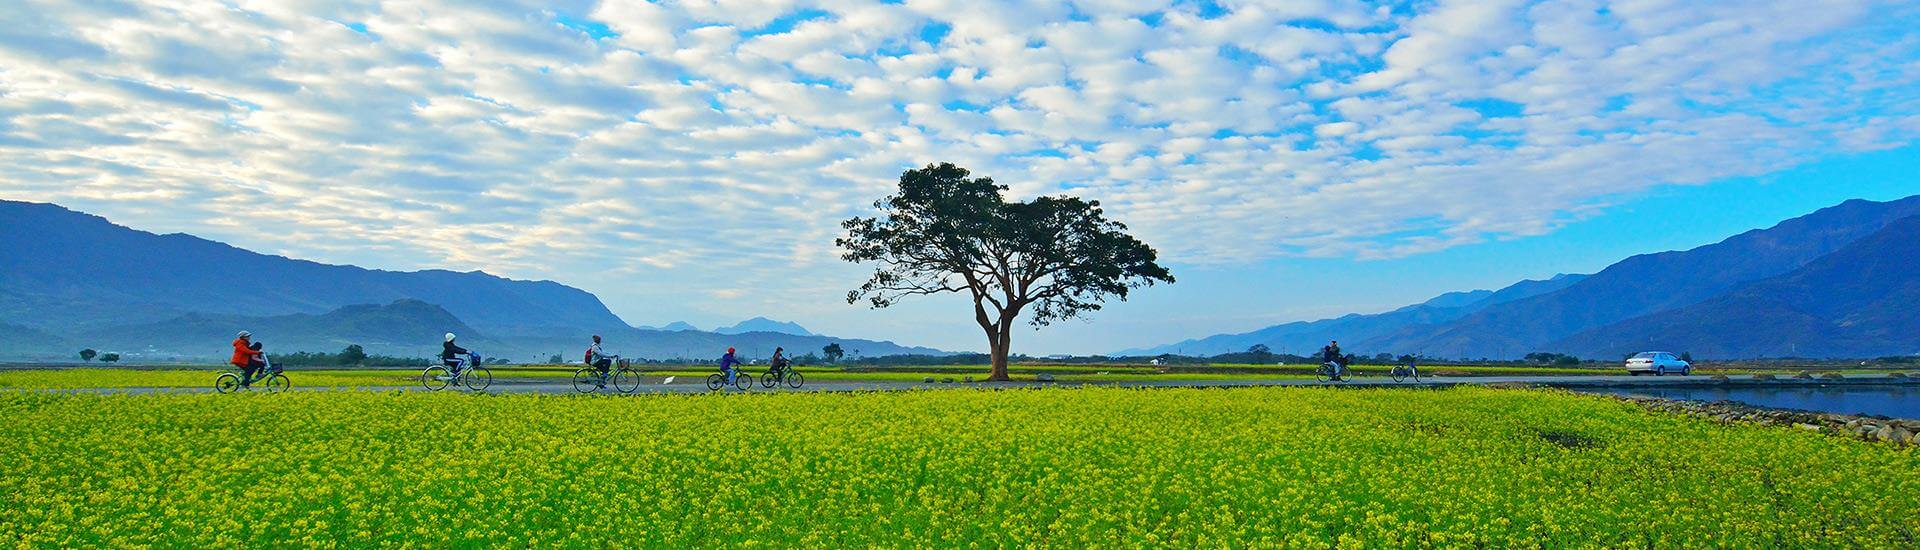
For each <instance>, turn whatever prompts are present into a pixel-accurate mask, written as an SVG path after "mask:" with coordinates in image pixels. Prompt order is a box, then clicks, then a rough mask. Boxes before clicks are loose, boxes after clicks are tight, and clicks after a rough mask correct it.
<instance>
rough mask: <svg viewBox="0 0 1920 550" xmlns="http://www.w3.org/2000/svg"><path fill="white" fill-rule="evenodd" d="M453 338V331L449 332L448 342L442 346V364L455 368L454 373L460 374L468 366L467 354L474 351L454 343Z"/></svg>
mask: <svg viewBox="0 0 1920 550" xmlns="http://www.w3.org/2000/svg"><path fill="white" fill-rule="evenodd" d="M453 339H454V336H453V333H451V332H449V333H447V342H446V344H445V345H442V346H440V364H443V365H446V366H447V367H448V368H451V369H453V374H454V375H455V376H458V375H459V374H460V371H462V370H465V368H466V365H467V354H469V353H472V352H469V351H467V348H463V347H460V346H459V345H456V344H454V343H453Z"/></svg>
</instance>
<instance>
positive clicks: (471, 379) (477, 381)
mask: <svg viewBox="0 0 1920 550" xmlns="http://www.w3.org/2000/svg"><path fill="white" fill-rule="evenodd" d="M460 378H461V380H462V381H464V382H466V383H467V389H469V390H473V391H486V389H487V386H492V385H493V371H490V370H487V368H486V367H474V368H473V369H472V370H469V371H467V374H466V375H465V376H461V377H460Z"/></svg>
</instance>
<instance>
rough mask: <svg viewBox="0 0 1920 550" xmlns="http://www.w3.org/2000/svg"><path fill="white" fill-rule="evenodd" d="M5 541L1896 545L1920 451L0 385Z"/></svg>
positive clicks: (1178, 408)
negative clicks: (67, 390)
mask: <svg viewBox="0 0 1920 550" xmlns="http://www.w3.org/2000/svg"><path fill="white" fill-rule="evenodd" d="M0 418H5V421H4V422H0V544H6V545H14V544H18V545H23V546H99V545H111V546H126V545H142V544H155V545H163V546H176V547H205V546H220V547H230V546H234V545H249V546H262V547H274V546H281V545H298V546H336V545H337V546H373V545H402V546H404V545H409V544H411V545H417V546H430V547H444V546H448V545H457V546H463V547H464V546H477V545H490V546H513V547H522V546H528V545H538V546H555V545H570V546H595V545H621V546H628V545H645V546H687V545H728V546H769V547H791V546H814V547H819V546H833V547H846V546H889V547H893V546H913V547H925V546H940V547H949V546H956V545H966V544H970V543H978V544H979V545H981V546H1005V545H1012V544H1021V545H1028V544H1031V545H1040V546H1059V547H1085V546H1095V545H1097V546H1114V545H1121V546H1146V545H1155V546H1159V545H1171V546H1176V547H1221V546H1230V547H1243V546H1299V547H1336V546H1337V547H1429V546H1430V547H1460V546H1527V547H1537V546H1548V547H1568V546H1582V547H1584V546H1615V547H1620V546H1635V547H1639V546H1646V545H1652V546H1656V547H1671V546H1721V545H1728V546H1745V547H1752V546H1775V547H1806V546H1859V547H1911V546H1913V545H1914V544H1916V542H1915V541H1916V538H1915V537H1916V536H1920V535H1917V534H1916V532H1915V529H1916V525H1915V522H1914V518H1915V517H1920V476H1916V475H1915V473H1916V472H1920V452H1916V451H1915V450H1913V449H1911V448H1899V447H1892V446H1885V445H1878V444H1867V443H1862V442H1857V441H1850V440H1842V439H1837V438H1832V437H1828V436H1822V435H1819V434H1814V433H1810V432H1804V431H1800V430H1794V429H1790V428H1768V427H1756V426H1728V425H1719V424H1714V423H1710V422H1706V421H1702V420H1698V419H1692V418H1683V417H1677V416H1665V415H1659V414H1654V413H1648V412H1645V411H1643V410H1641V409H1639V408H1637V407H1634V406H1631V405H1626V404H1622V403H1618V402H1615V401H1612V400H1608V399H1604V398H1597V397H1586V396H1577V395H1573V394H1568V393H1562V392H1553V391H1524V390H1499V389H1487V388H1458V389H1450V390H1405V389H1389V390H1352V389H1348V390H1335V389H1324V388H1258V389H1235V390H1200V389H1165V390H1137V389H1113V388H1103V389H1049V390H1018V391H970V390H948V391H917V392H892V393H861V394H808V393H786V394H745V395H657V396H645V397H639V398H634V397H571V396H531V395H516V396H486V395H471V394H453V393H435V394H422V393H405V394H403V393H371V392H296V393H289V394H279V395H268V394H238V395H211V394H199V395H178V394H175V395H164V394H163V395H92V394H72V395H69V394H57V393H29V392H4V393H0Z"/></svg>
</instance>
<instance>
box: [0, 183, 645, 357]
mask: <svg viewBox="0 0 1920 550" xmlns="http://www.w3.org/2000/svg"><path fill="white" fill-rule="evenodd" d="M0 289H4V290H5V292H4V293H0V320H5V321H8V322H12V323H16V324H21V325H25V326H29V327H33V328H37V329H40V330H56V331H58V330H68V329H75V328H85V327H102V326H107V325H115V324H127V323H133V322H143V321H163V320H167V319H172V318H175V317H179V316H181V315H185V314H187V313H214V314H228V315H241V316H275V315H288V314H294V313H307V314H315V315H318V314H323V313H326V312H329V311H332V310H334V309H337V308H341V307H345V306H349V305H361V304H385V303H390V302H393V301H395V300H405V299H414V300H421V301H424V302H428V303H433V304H438V305H440V306H441V307H444V308H446V309H447V310H448V311H450V312H453V313H454V314H455V315H457V316H459V317H460V318H461V319H462V320H465V321H467V322H469V323H471V324H473V325H474V326H476V327H478V328H481V329H483V330H488V331H493V332H498V333H502V334H511V333H517V332H522V331H534V332H538V331H542V330H549V329H554V328H575V327H592V326H606V325H615V324H617V325H619V326H626V324H625V322H623V321H621V320H620V318H619V317H618V316H615V315H614V314H613V312H612V311H609V310H608V309H607V307H606V306H605V305H604V304H602V303H600V299H599V298H597V297H594V296H593V295H592V294H590V293H587V292H586V291H583V290H580V289H576V288H573V287H569V286H566V285H562V284H559V283H554V282H551V281H517V280H511V279H505V278H501V277H495V276H492V275H488V274H485V273H482V272H477V271H476V272H470V273H455V272H452V271H445V270H426V271H417V272H395V271H381V270H370V269H364V268H360V267H356V266H345V265H331V264H322V263H318V262H311V261H306V260H297V259H290V258H286V257H282V256H272V255H266V254H259V253H255V252H251V251H247V250H244V249H240V248H235V247H233V246H229V245H227V244H224V243H220V242H216V241H210V240H206V239H202V238H199V237H194V236H190V235H184V234H177V233H176V234H169V235H156V234H153V233H148V232H145V231H139V230H135V229H130V228H126V227H123V226H119V225H115V224H113V223H112V222H109V221H107V220H106V219H105V218H101V217H99V216H94V215H90V214H83V213H79V212H74V211H71V210H67V209H65V208H62V207H59V206H56V205H51V204H39V203H23V202H14V201H0Z"/></svg>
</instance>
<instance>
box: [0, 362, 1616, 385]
mask: <svg viewBox="0 0 1920 550" xmlns="http://www.w3.org/2000/svg"><path fill="white" fill-rule="evenodd" d="M578 368H580V367H579V366H578V365H498V366H491V367H489V370H491V371H492V372H493V376H494V379H495V380H522V381H535V380H538V381H545V382H566V381H569V380H571V377H572V376H573V372H574V371H575V370H576V369H578ZM637 368H638V370H640V372H641V373H642V374H644V375H645V376H650V377H666V376H675V377H680V378H682V379H685V380H688V381H689V382H691V381H693V380H696V379H701V378H704V377H706V376H707V375H708V374H712V373H714V372H717V370H716V369H715V367H712V366H708V365H641V366H638V367H637ZM795 370H797V371H799V372H801V373H803V374H805V375H806V377H807V380H808V381H811V382H828V381H832V382H914V383H918V382H924V381H925V379H926V378H927V377H930V376H931V377H933V378H935V379H936V380H938V379H945V378H952V379H954V380H962V379H964V378H966V377H969V376H971V377H973V378H974V379H975V380H984V379H986V378H987V374H988V372H989V369H988V367H987V366H986V365H959V366H938V367H932V366H919V367H916V366H908V367H852V368H841V367H830V366H803V367H795ZM1355 370H1356V371H1358V372H1359V373H1360V374H1362V375H1370V376H1384V375H1385V374H1386V372H1387V370H1386V367H1376V366H1369V365H1362V366H1358V367H1355ZM744 371H745V372H747V373H751V374H754V375H759V374H760V373H762V372H765V371H766V367H765V366H759V365H749V366H747V367H745V369H744ZM1009 371H1010V372H1011V374H1012V376H1013V379H1014V380H1023V381H1032V380H1034V378H1035V376H1037V375H1038V374H1039V373H1048V374H1052V375H1054V377H1055V378H1056V379H1057V380H1059V381H1062V382H1142V381H1151V380H1169V381H1198V380H1275V379H1301V378H1311V377H1312V376H1313V375H1312V373H1313V367H1312V366H1306V365H1287V366H1276V365H1219V366H1216V367H1182V368H1177V369H1169V372H1162V371H1161V370H1157V369H1155V368H1152V367H1141V366H1130V365H1112V366H1107V365H1015V366H1013V367H1012V368H1010V369H1009ZM221 372H227V371H226V370H223V369H221V368H219V367H211V366H209V367H198V368H78V369H17V370H0V389H76V388H136V387H148V388H183V387H184V388H198V387H212V385H213V378H214V376H216V375H218V374H219V373H221ZM1426 372H1427V373H1428V375H1429V376H1432V375H1440V376H1505V375H1542V376H1545V375H1566V374H1617V373H1606V372H1601V371H1596V370H1594V369H1566V368H1549V367H1479V366H1473V367H1438V366H1437V367H1432V368H1431V369H1429V370H1428V371H1426ZM286 374H287V377H288V378H289V379H290V380H291V381H292V382H293V385H294V387H296V388H325V387H336V388H365V387H380V386H411V385H414V384H417V383H419V374H420V370H419V369H342V368H319V367H312V368H303V367H289V368H287V369H286Z"/></svg>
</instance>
